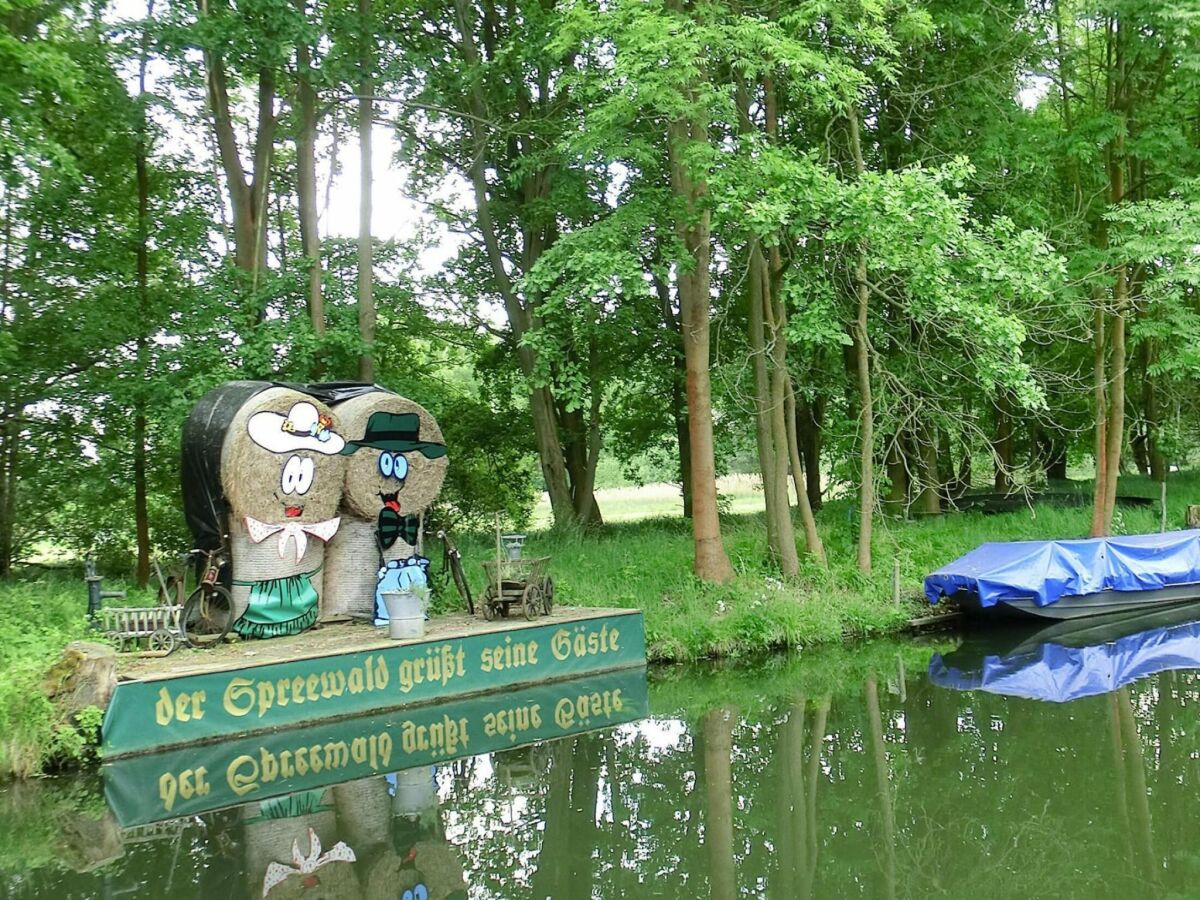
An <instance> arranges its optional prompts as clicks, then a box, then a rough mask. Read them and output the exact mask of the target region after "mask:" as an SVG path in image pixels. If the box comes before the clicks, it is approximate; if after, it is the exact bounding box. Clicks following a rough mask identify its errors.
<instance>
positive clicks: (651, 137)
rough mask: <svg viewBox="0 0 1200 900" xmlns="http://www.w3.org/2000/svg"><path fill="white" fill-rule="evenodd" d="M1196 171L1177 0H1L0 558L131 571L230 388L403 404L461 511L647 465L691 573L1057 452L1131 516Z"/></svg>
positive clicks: (591, 482)
mask: <svg viewBox="0 0 1200 900" xmlns="http://www.w3.org/2000/svg"><path fill="white" fill-rule="evenodd" d="M380 135H382V136H383V137H382V138H381V137H380ZM379 146H383V147H385V148H387V149H388V151H389V152H388V154H387V155H385V156H384V157H383V158H380V157H379V155H378V154H377V153H376V152H375V151H376V150H377V149H378V147H379ZM355 171H356V172H357V174H358V176H359V178H358V181H359V192H358V194H359V196H358V197H357V200H356V201H355V200H354V199H350V200H347V195H349V194H350V193H351V186H350V185H348V184H347V177H346V173H347V172H355ZM381 173H382V176H381ZM380 176H381V177H380ZM1198 176H1200V3H1198V2H1196V0H1184V2H1177V3H1171V4H1163V3H1158V2H1142V0H1113V2H1072V0H1047V2H1042V0H998V2H988V3H974V2H971V3H962V2H957V0H946V2H939V0H910V2H900V0H862V2H855V3H833V4H830V3H826V2H816V0H801V2H786V0H771V2H761V3H753V2H746V3H733V2H715V0H714V2H684V0H662V2H653V0H603V2H596V0H561V2H557V3H556V2H551V0H530V2H525V0H508V2H506V3H497V2H494V0H454V2H450V3H441V2H438V3H433V2H421V0H400V2H384V0H355V2H354V3H347V2H345V0H244V2H231V0H199V2H198V3H190V2H189V3H182V2H175V0H147V2H146V3H145V5H144V6H142V5H140V4H139V3H137V2H136V0H122V2H120V3H116V4H110V3H102V2H97V3H82V2H72V0H66V2H62V0H55V2H46V0H0V576H8V575H10V574H11V573H13V572H15V571H17V570H23V567H22V563H26V562H29V561H30V560H32V559H35V558H40V559H43V560H44V558H45V557H46V556H47V555H49V556H52V557H54V556H73V557H75V558H78V557H81V556H83V555H85V554H87V555H92V556H95V557H97V558H99V559H100V560H101V565H102V568H104V569H105V570H106V571H108V572H110V573H114V574H117V573H120V572H122V571H128V573H129V574H130V576H131V577H132V579H133V580H134V581H135V582H136V583H137V584H141V585H145V584H146V583H147V582H148V581H149V579H150V575H151V569H152V566H151V561H152V559H153V558H154V557H155V555H156V554H166V555H170V554H173V553H176V552H178V551H179V550H184V549H186V548H187V547H188V545H189V541H188V537H187V535H186V532H185V529H184V526H183V521H182V515H181V510H180V499H179V465H178V460H179V437H180V425H181V422H182V421H183V419H184V417H185V415H186V413H187V410H188V409H189V407H190V405H191V404H192V403H193V402H194V401H195V400H196V399H197V398H198V397H199V396H200V395H202V394H203V393H204V392H205V391H206V390H207V389H209V388H211V387H212V386H214V385H216V384H219V383H220V382H222V381H225V380H228V379H232V378H262V379H272V380H290V381H311V380H345V379H361V380H368V381H370V380H374V381H378V382H379V383H381V384H384V385H386V386H388V387H390V388H392V389H395V390H397V391H399V392H401V393H403V394H405V395H407V396H410V397H413V398H414V399H416V400H418V401H419V402H421V403H423V404H424V405H426V406H427V407H428V408H429V409H430V410H431V411H432V412H433V413H434V415H435V416H437V417H438V419H439V421H440V422H441V424H442V427H443V429H444V431H445V434H446V440H447V443H448V445H449V446H450V447H451V450H452V457H451V458H452V465H451V468H450V475H449V481H448V485H447V489H446V491H445V494H444V496H443V500H442V503H441V508H440V510H439V514H440V516H441V518H442V519H443V521H445V522H448V523H450V524H452V525H453V526H454V527H455V528H456V529H458V530H460V531H471V530H473V529H480V528H485V527H487V526H488V525H489V524H490V523H491V521H492V517H493V515H494V513H495V511H497V510H501V511H503V515H504V520H505V526H506V527H511V528H522V527H525V526H527V524H528V523H529V520H530V516H531V512H532V510H533V507H534V504H535V502H536V500H537V498H538V496H539V495H540V493H541V492H543V491H544V492H545V495H546V499H547V504H548V508H549V514H550V516H551V518H552V523H553V525H554V527H555V529H556V531H557V532H558V535H559V537H557V538H555V540H559V541H562V540H567V539H566V538H563V537H562V536H563V535H571V536H573V537H572V538H570V539H571V540H575V541H579V542H584V544H586V543H587V542H588V541H598V540H599V539H600V536H601V535H603V534H604V528H605V526H604V525H603V516H604V512H605V510H604V508H603V505H602V504H600V503H597V500H596V492H597V489H598V486H599V485H601V484H603V483H604V482H603V480H600V481H598V478H601V479H603V478H604V477H605V474H604V473H608V475H607V477H608V478H609V479H610V480H611V479H613V478H617V477H621V478H624V479H632V480H634V481H637V480H651V481H669V482H675V483H677V484H679V485H680V491H681V501H680V510H679V511H680V513H682V515H683V516H684V517H685V518H686V520H687V525H686V528H685V530H686V532H688V533H690V538H691V540H690V543H689V544H688V545H687V552H686V554H676V555H677V556H678V560H677V563H673V564H672V566H673V568H672V570H671V577H675V576H676V575H683V574H685V573H679V572H675V571H674V568H682V569H685V570H687V569H690V574H687V577H688V578H694V579H695V583H696V584H698V585H701V586H703V585H705V584H728V583H731V581H732V580H735V576H746V575H749V576H753V577H755V578H759V579H761V578H770V579H774V578H779V579H782V581H780V582H779V583H780V584H782V585H784V586H785V588H786V590H785V593H790V594H791V595H792V596H791V599H792V600H798V599H803V597H804V596H807V594H806V591H805V590H804V587H803V586H804V585H806V584H807V585H809V586H810V587H811V585H812V584H814V583H816V582H814V579H816V580H817V581H820V579H822V578H826V577H827V576H825V575H823V574H822V573H823V572H825V571H826V570H827V567H829V566H832V567H833V568H834V569H835V570H836V571H838V572H840V573H841V575H839V576H838V577H839V578H840V579H841V580H840V581H836V583H837V584H841V585H843V587H844V588H845V589H846V590H851V591H853V590H859V589H861V588H862V586H863V584H874V583H876V581H877V579H878V578H879V577H880V575H879V573H880V572H881V571H882V573H883V576H882V577H884V578H885V579H886V578H887V577H888V576H890V569H891V563H890V560H891V558H892V557H893V556H894V555H895V552H894V547H892V552H889V553H886V554H885V558H884V559H882V561H881V560H879V559H875V558H873V554H872V551H873V549H874V548H875V547H876V545H877V544H878V543H879V540H880V537H879V535H878V534H875V533H873V531H877V530H878V528H879V527H880V525H881V523H882V525H883V526H884V527H885V530H888V533H889V534H891V533H893V531H894V528H893V526H894V523H896V522H902V521H905V520H914V519H915V520H918V521H923V520H925V519H927V518H929V517H932V516H936V515H937V514H938V513H939V512H940V511H941V510H943V509H947V508H952V507H953V505H954V504H955V500H956V498H960V497H962V496H963V494H964V492H966V491H967V490H969V489H971V488H972V487H974V489H976V490H978V489H980V488H982V487H983V486H984V485H990V486H991V489H994V490H995V491H997V492H1000V493H1009V492H1011V491H1014V490H1018V489H1026V488H1036V487H1038V486H1040V485H1045V484H1047V483H1049V482H1056V481H1058V480H1061V479H1064V478H1066V476H1067V474H1068V466H1071V467H1073V472H1074V473H1075V474H1078V473H1081V472H1082V473H1084V474H1085V475H1089V476H1090V475H1091V474H1092V473H1094V474H1095V478H1094V481H1093V483H1092V488H1091V490H1092V496H1091V502H1090V510H1091V512H1090V515H1089V516H1088V517H1087V520H1086V521H1080V522H1078V523H1076V522H1074V521H1072V524H1071V525H1069V526H1065V525H1064V526H1063V527H1064V529H1066V530H1071V531H1075V532H1077V533H1083V532H1088V533H1092V534H1105V533H1108V532H1109V531H1111V530H1113V529H1114V527H1116V528H1118V529H1119V528H1122V527H1127V525H1126V524H1124V523H1123V522H1122V520H1121V519H1120V516H1119V510H1118V509H1117V506H1116V495H1117V484H1118V478H1119V477H1120V476H1121V473H1122V472H1124V473H1126V474H1129V473H1135V472H1139V473H1141V474H1142V476H1143V477H1145V478H1149V479H1152V480H1154V481H1159V482H1161V481H1162V480H1164V479H1166V478H1167V473H1168V471H1169V470H1170V469H1171V468H1172V467H1173V466H1181V465H1183V464H1184V463H1186V461H1187V456H1188V453H1187V450H1188V448H1189V447H1190V446H1192V444H1193V443H1194V439H1195V435H1196V432H1197V428H1198V426H1200V410H1198V408H1197V402H1196V401H1197V390H1196V387H1195V385H1196V381H1197V379H1196V375H1197V373H1198V371H1200V309H1198V306H1197V295H1196V287H1197V283H1198V279H1200V265H1198V262H1200V259H1198V250H1197V248H1198V247H1200V215H1198V213H1200V181H1198V180H1197V178H1198ZM381 186H382V189H380V187H381ZM335 194H336V196H335ZM355 202H356V205H357V213H358V230H357V236H354V235H350V236H346V235H344V234H343V233H341V232H340V231H334V230H333V227H332V225H333V219H334V218H335V217H336V215H335V214H336V212H337V210H338V209H341V210H343V211H344V210H346V209H347V208H348V207H347V204H348V203H350V204H352V205H353V204H355ZM342 218H343V219H344V218H345V216H344V215H343V216H342ZM380 223H383V224H382V226H381V225H380ZM379 230H383V231H386V232H387V233H388V234H391V235H398V237H389V238H386V239H385V238H381V237H379V236H378V235H377V234H376V232H377V231H379ZM731 470H736V471H753V472H754V473H756V475H757V476H758V477H759V478H760V479H761V491H762V494H761V496H762V503H763V506H764V513H763V514H762V515H761V516H759V517H757V518H755V519H754V520H753V523H752V524H750V525H747V524H746V523H744V522H743V523H736V522H735V523H734V524H732V525H731V524H730V519H729V518H728V517H725V519H724V521H723V520H722V514H721V512H722V510H721V507H722V502H721V499H720V497H719V496H718V489H717V476H718V474H720V473H723V472H729V471H731ZM598 473H599V474H598ZM615 473H621V474H620V475H618V474H615ZM789 485H790V488H789ZM797 488H798V490H797ZM1149 493H1152V494H1155V495H1156V494H1157V491H1153V490H1151V491H1149ZM829 505H832V506H833V507H834V510H833V511H829V510H825V509H822V507H823V506H829ZM1114 516H1116V521H1115V524H1114ZM666 527H667V526H664V528H666ZM949 527H951V528H952V529H953V526H949ZM672 528H673V529H674V530H672ZM723 528H724V529H725V533H724V534H723V532H722V529H723ZM731 528H733V529H734V530H735V531H739V530H744V529H747V528H751V529H752V530H753V533H754V534H755V535H756V537H755V543H754V544H753V545H752V546H750V547H740V546H738V547H735V552H734V553H733V555H732V557H731V552H730V545H731V539H730V536H729V535H730V529H731ZM959 531H960V532H961V533H962V535H963V538H964V540H965V539H966V538H967V537H968V536H971V535H973V536H975V537H978V536H980V534H982V532H983V530H982V529H980V528H979V527H978V526H969V527H965V528H960V529H959ZM664 533H665V534H670V535H674V536H675V537H676V538H680V539H682V537H683V535H684V533H685V532H684V531H681V530H680V529H679V528H677V527H674V526H671V527H670V528H667V531H665V532H664ZM1053 536H1062V537H1066V536H1075V535H1073V534H1058V535H1053ZM887 540H888V541H889V542H890V544H889V546H891V545H892V544H894V543H895V541H894V539H893V538H888V539H887ZM732 543H734V544H736V543H737V542H736V540H734V541H733V542H732ZM925 543H928V541H926V542H925ZM672 546H674V545H672ZM964 549H965V548H964ZM875 555H876V556H878V553H876V554H875ZM943 561H944V560H943ZM645 564H646V565H648V566H654V565H656V564H655V563H654V562H653V560H647V561H646V563H645ZM631 565H633V564H631ZM659 571H660V572H661V571H662V570H661V569H659ZM855 572H857V573H858V574H857V575H855V574H854V573H855ZM856 578H857V579H858V580H857V581H856V580H855V579H856ZM806 579H807V581H806ZM612 581H613V579H612V578H610V579H609V582H610V584H611V583H612ZM823 583H827V584H829V583H831V582H823ZM788 585H793V586H795V587H794V589H793V588H789V587H788ZM721 602H724V601H721Z"/></svg>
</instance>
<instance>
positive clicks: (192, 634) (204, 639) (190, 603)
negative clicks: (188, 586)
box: [179, 584, 233, 647]
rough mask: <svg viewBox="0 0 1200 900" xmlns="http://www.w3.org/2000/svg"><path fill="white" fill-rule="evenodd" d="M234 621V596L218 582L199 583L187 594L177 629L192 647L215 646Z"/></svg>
mask: <svg viewBox="0 0 1200 900" xmlns="http://www.w3.org/2000/svg"><path fill="white" fill-rule="evenodd" d="M232 625H233V597H231V596H230V595H229V591H228V590H226V589H225V588H224V587H222V586H221V585H219V584H202V585H200V586H199V587H198V588H196V589H195V590H194V591H192V596H190V597H188V600H187V603H185V604H184V605H183V613H182V614H181V615H180V617H179V631H180V633H181V634H182V635H183V639H184V640H185V641H186V642H187V643H188V644H189V645H190V646H192V647H215V646H216V645H217V644H219V643H221V640H222V638H224V637H225V635H226V634H228V633H229V629H230V627H231V626H232Z"/></svg>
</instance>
